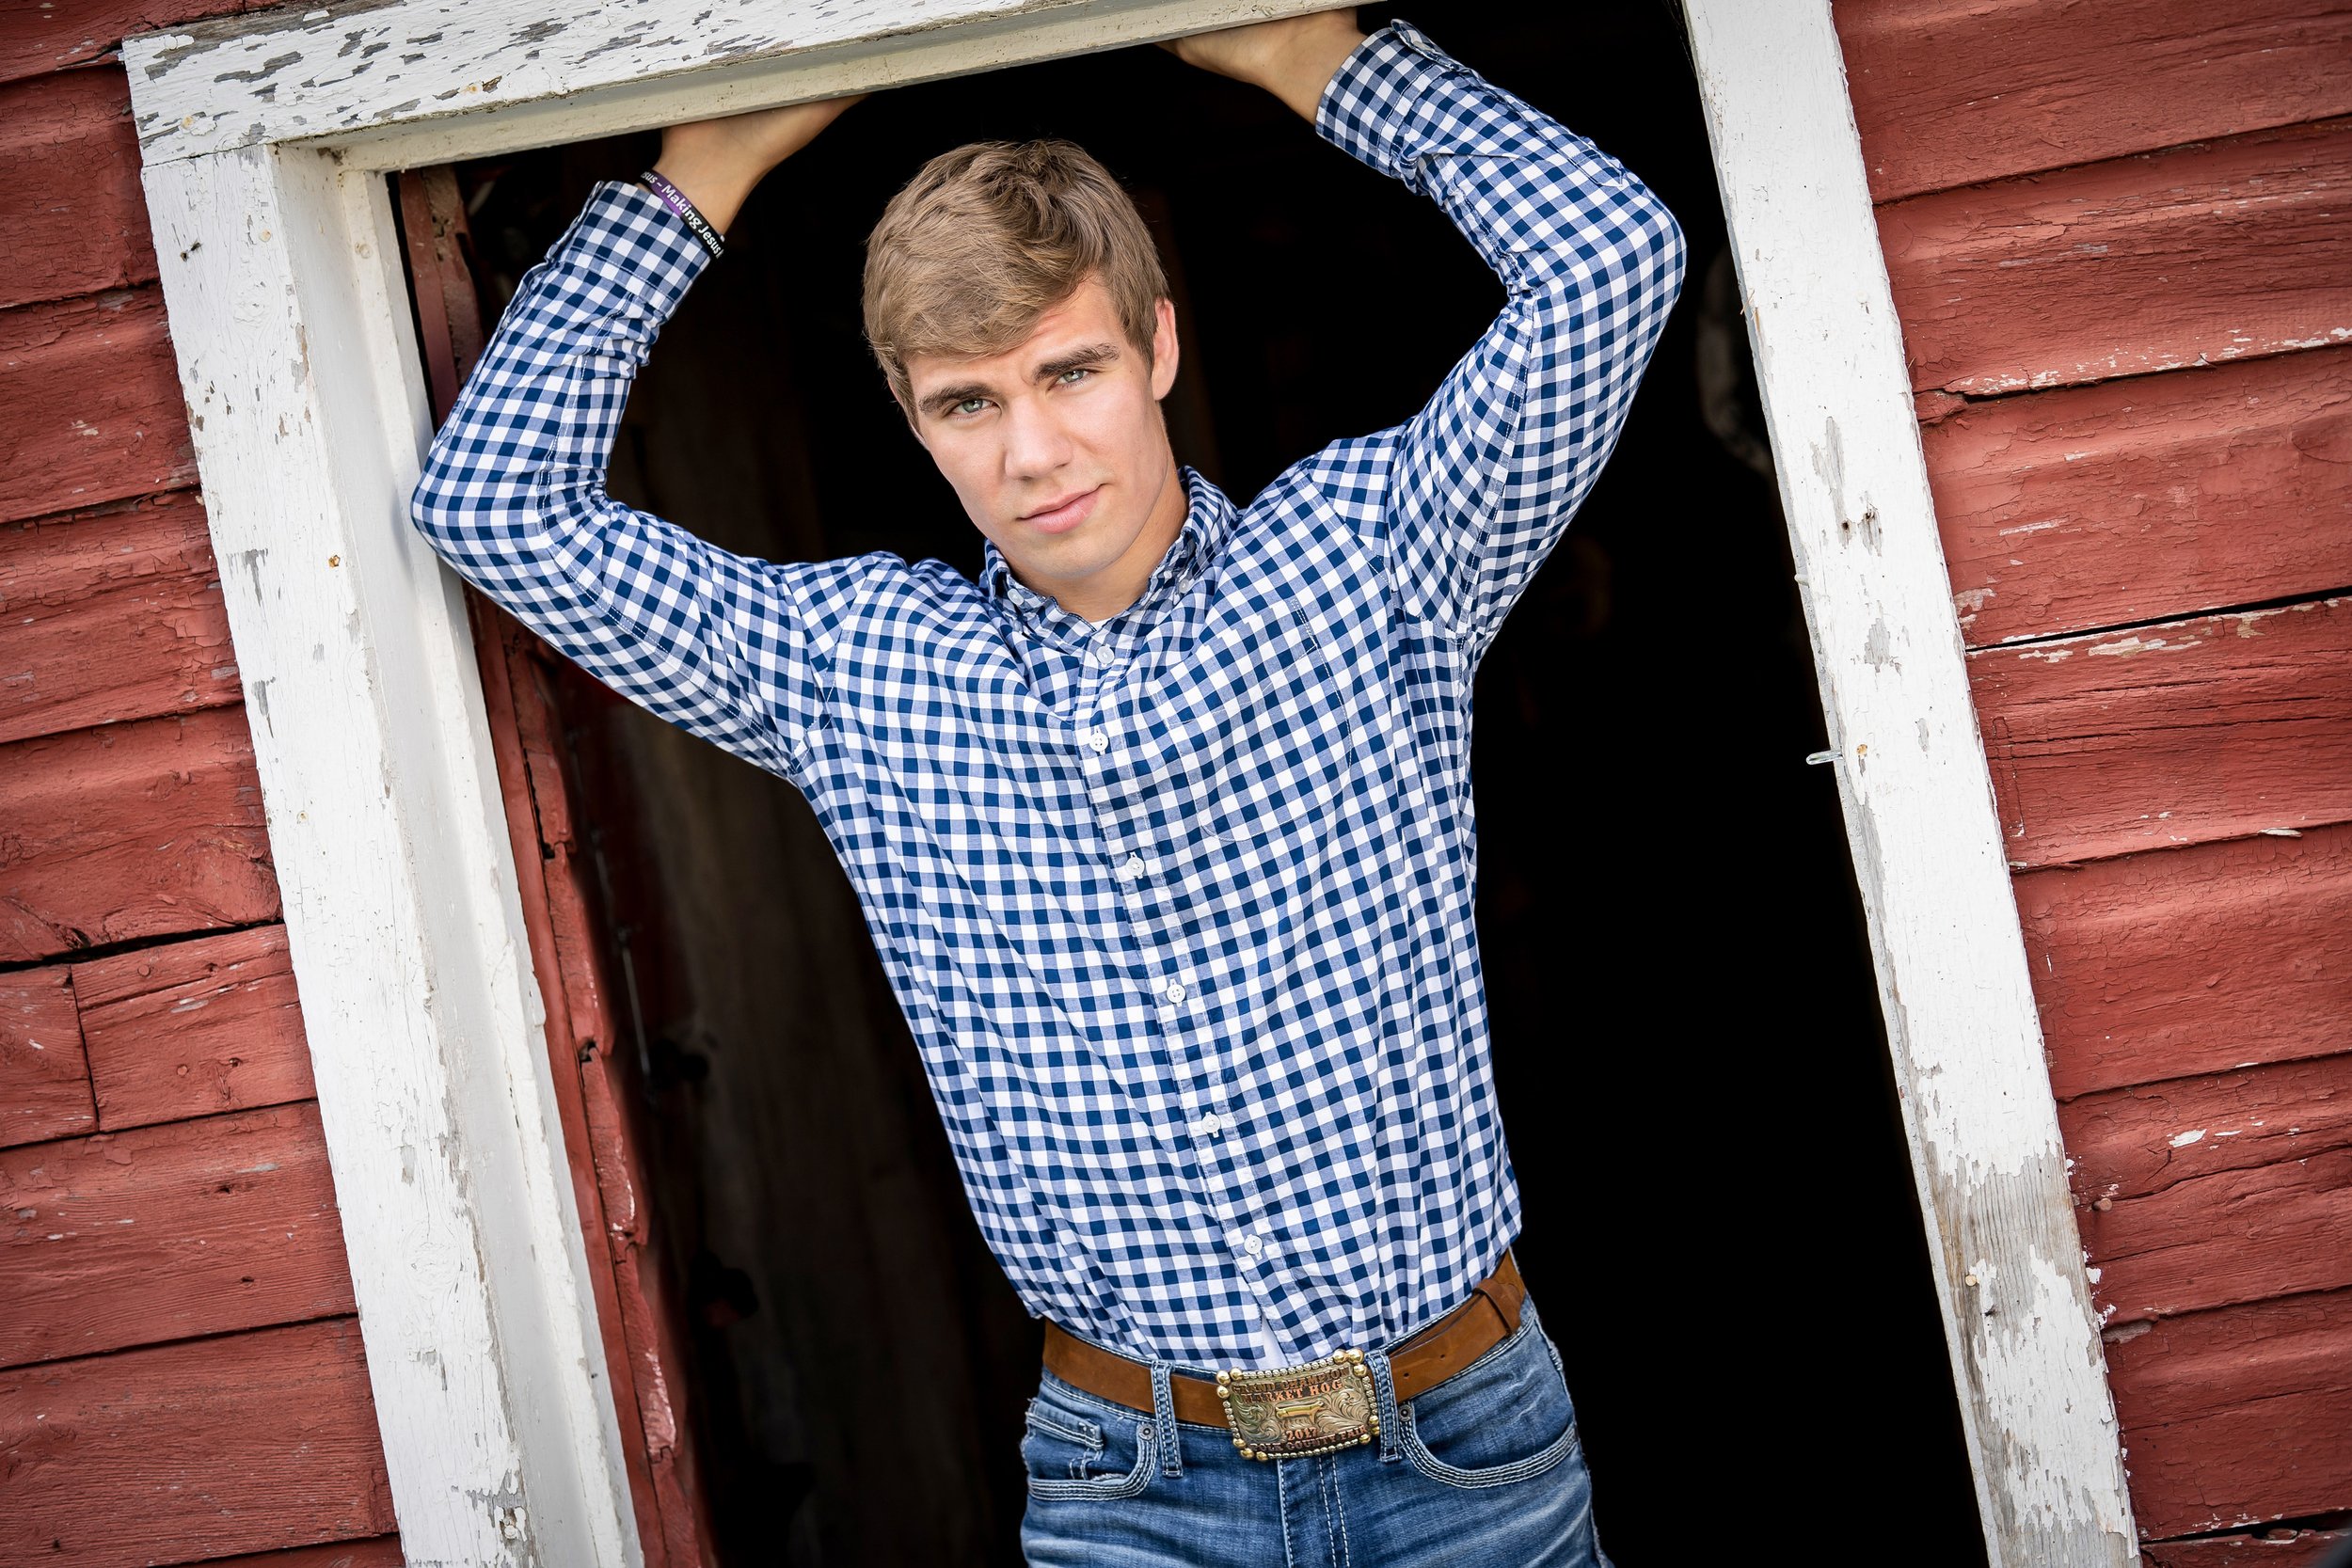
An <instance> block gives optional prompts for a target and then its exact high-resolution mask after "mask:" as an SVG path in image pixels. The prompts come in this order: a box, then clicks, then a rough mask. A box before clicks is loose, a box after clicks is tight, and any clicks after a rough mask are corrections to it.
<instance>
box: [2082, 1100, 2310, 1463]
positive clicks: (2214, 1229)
mask: <svg viewBox="0 0 2352 1568" xmlns="http://www.w3.org/2000/svg"><path fill="white" fill-rule="evenodd" d="M2081 1219H2082V1236H2083V1250H2084V1251H2085V1252H2087V1253H2088V1254H2089V1255H2090V1259H2091V1261H2092V1263H2093V1264H2094V1265H2095V1266H2096V1267H2095V1271H2094V1275H2093V1278H2092V1282H2091V1296H2092V1299H2093V1300H2094V1301H2096V1302H2097V1303H2098V1305H2099V1307H2100V1310H2101V1311H2102V1312H2103V1313H2104V1314H2105V1315H2106V1322H2107V1323H2109V1324H2110V1325H2113V1324H2116V1323H2133V1322H2136V1321H2137V1320H2140V1319H2143V1318H2169V1317H2178V1316H2180V1315H2182V1314H2183V1313H2187V1312H2202V1311H2209V1310H2211V1309H2212V1308H2214V1307H2231V1306H2235V1305H2237V1304H2239V1303H2242V1302H2254V1301H2263V1300H2266V1299H2268V1298H2269V1297H2272V1296H2284V1295H2292V1294H2295V1293H2296V1292H2298V1291H2332V1290H2340V1289H2343V1288H2344V1287H2346V1286H2352V1247H2348V1246H2346V1245H2345V1244H2344V1238H2345V1237H2346V1236H2352V1148H2347V1147H2344V1146H2343V1145H2339V1146H2338V1147H2336V1148H2330V1149H2325V1150H2322V1151H2321V1152H2319V1153H2316V1154H2312V1155H2309V1156H2306V1157H2304V1158H2301V1159H2294V1160H2288V1161H2286V1162H2285V1163H2283V1164H2273V1165H2257V1166H2254V1167H2252V1168H2250V1169H2246V1170H2224V1171H2219V1172H2217V1173H2215V1174H2213V1175H2211V1176H2195V1177H2189V1178H2187V1179H2186V1180H2181V1181H2177V1182H2174V1183H2173V1184H2172V1185H2170V1186H2169V1187H2164V1188H2160V1189H2159V1190H2157V1191H2155V1192H2153V1193H2149V1194H2147V1195H2145V1196H2139V1197H2125V1198H2118V1199H2115V1200H2114V1201H2113V1203H2112V1205H2111V1206H2110V1207H2107V1208H2106V1209H2101V1208H2099V1207H2097V1206H2096V1205H2094V1206H2092V1207H2090V1208H2089V1209H2086V1210H2083V1211H2082V1212H2081ZM2347 1497H2348V1498H2352V1494H2347Z"/></svg>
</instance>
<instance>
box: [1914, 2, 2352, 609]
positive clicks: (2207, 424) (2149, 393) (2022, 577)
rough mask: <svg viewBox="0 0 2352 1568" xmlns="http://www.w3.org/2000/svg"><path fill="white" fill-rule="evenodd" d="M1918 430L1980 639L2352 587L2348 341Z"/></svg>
mask: <svg viewBox="0 0 2352 1568" xmlns="http://www.w3.org/2000/svg"><path fill="white" fill-rule="evenodd" d="M2346 14H2347V15H2352V12H2347V13H2346ZM1920 438H1921V441H1922V443H1923V444H1924V445H1925V447H1926V451H1927V459H1928V476H1929V480H1930V482H1931V483H1932V485H1933V486H1934V490H1935V519H1936V527H1937V529H1938V531H1940V532H1941V533H1942V535H1943V538H1944V559H1945V562H1946V564H1947V566H1948V567H1949V568H1950V570H1951V575H1952V596H1953V599H1954V601H1955V603H1956V604H1957V605H1958V607H1959V610H1960V624H1961V629H1962V631H1963V635H1964V636H1965V637H1966V638H1967V640H1968V641H1969V643H1970V645H1971V646H1982V645H1985V644H1988V643H1994V642H2001V641H2008V640H2010V639H2013V638H2021V637H2050V636H2056V635H2059V634H2062V633H2067V632H2079V631H2089V630H2090V629H2092V628H2094V627H2098V626H2122V625H2126V624H2129V623H2134V622H2141V621H2157V620H2168V619H2171V618H2174V617H2178V616H2185V615H2195V614H2200V613H2203V612H2205V611H2209V610H2228V609H2233V608H2235V607H2237V606H2241V605H2250V604H2264V603H2268V602H2272V601H2276V600H2280V599H2290V598H2303V597H2309V596H2312V595H2316V594H2328V593H2334V592H2341V591H2343V590H2344V589H2346V588H2352V483H2346V482H2345V475H2346V473H2347V472H2348V471H2352V349H2330V350H2326V351H2323V352H2318V353H2312V354H2294V355H2286V356H2280V357H2276V358H2269V359H2259V360H2253V361H2250V362H2246V363H2240V364H2235V365H2226V366H2220V367H2217V368H2215V369H2211V370H2199V371H2185V372H2178V373H2174V374H2168V375H2152V376H2133V377H2129V378H2126V379H2124V380H2122V381H2110V382H2103V383H2101V384H2099V385H2096V386H2091V387H2075V388H2061V389H2058V390H2053V391H2047V392H2036V393H2032V394H2030V395H2026V396H2021V397H2012V398H2000V399H1996V400H1994V401H1993V402H1990V403H1983V404H1969V405H1966V406H1965V407H1963V409H1962V410H1961V411H1960V412H1959V413H1957V414H1955V415H1954V416H1952V417H1951V418H1949V419H1944V420H1935V421H1933V422H1931V423H1929V424H1927V425H1926V426H1924V427H1923V428H1922V429H1921V431H1920Z"/></svg>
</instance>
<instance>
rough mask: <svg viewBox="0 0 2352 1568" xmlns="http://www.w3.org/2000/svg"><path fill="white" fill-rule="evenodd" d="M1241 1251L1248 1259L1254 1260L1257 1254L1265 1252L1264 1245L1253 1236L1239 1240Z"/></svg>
mask: <svg viewBox="0 0 2352 1568" xmlns="http://www.w3.org/2000/svg"><path fill="white" fill-rule="evenodd" d="M1241 1249H1242V1251H1244V1252H1246V1253H1248V1254H1249V1256H1250V1257H1252V1258H1255V1257H1257V1256H1258V1254H1260V1253H1262V1252H1263V1251H1264V1250H1265V1243H1263V1242H1262V1241H1260V1240H1259V1239H1258V1238H1257V1237H1255V1236H1244V1237H1243V1238H1242V1239H1241Z"/></svg>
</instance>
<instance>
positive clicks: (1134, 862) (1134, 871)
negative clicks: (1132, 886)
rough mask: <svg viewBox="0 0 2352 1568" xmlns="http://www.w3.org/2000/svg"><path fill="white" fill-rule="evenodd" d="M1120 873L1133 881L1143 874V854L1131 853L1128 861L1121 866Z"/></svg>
mask: <svg viewBox="0 0 2352 1568" xmlns="http://www.w3.org/2000/svg"><path fill="white" fill-rule="evenodd" d="M1119 874H1120V877H1122V878H1124V879H1126V880H1128V881H1131V882H1132V881H1134V880H1135V879H1136V878H1137V877H1140V876H1142V875H1143V857H1142V856H1141V855H1129V856H1128V857H1127V863H1126V864H1124V865H1122V866H1120V868H1119Z"/></svg>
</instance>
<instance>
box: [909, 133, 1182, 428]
mask: <svg viewBox="0 0 2352 1568" xmlns="http://www.w3.org/2000/svg"><path fill="white" fill-rule="evenodd" d="M1089 276H1099V277H1101V278H1102V280H1103V285H1104V288H1105V289H1107V290H1108V291H1109V293H1110V296H1111V303H1112V305H1113V307H1114V308H1115V309H1117V310H1118V312H1119V321H1120V326H1121V327H1123V328H1124V329H1125V330H1126V333H1127V337H1128V340H1129V341H1131V342H1133V343H1134V344H1135V345H1136V348H1138V349H1140V350H1141V351H1142V353H1143V356H1144V361H1145V363H1147V364H1149V363H1150V362H1151V358H1152V327H1153V325H1155V323H1156V320H1157V315H1158V309H1157V308H1158V304H1159V301H1160V300H1161V299H1163V298H1165V297H1166V296H1167V294H1168V275H1167V274H1166V273H1165V272H1164V271H1163V270H1162V269H1161V266H1160V255H1159V251H1158V250H1157V249H1156V248H1154V247H1153V245H1152V235H1151V231H1150V230H1147V229H1145V228H1144V226H1143V216H1142V214H1140V213H1138V212H1136V204H1135V201H1134V200H1133V199H1132V198H1130V197H1129V196H1128V195H1127V193H1126V191H1124V190H1123V189H1121V188H1120V183H1119V182H1118V181H1117V180H1115V179H1114V178H1112V176H1111V172H1110V170H1108V169H1106V168H1104V166H1102V165H1101V164H1100V163H1097V162H1096V161H1095V159H1094V157H1093V155H1092V154H1091V153H1089V152H1088V151H1087V150H1085V149H1084V148H1081V147H1079V146H1077V145H1076V144H1075V143H1073V142H1067V141H1057V140H1048V141H1025V142H1009V141H982V142H969V143H966V144H965V145H964V146H962V147H959V148H957V149H955V150H953V151H950V152H943V153H941V154H940V155H939V156H938V157H936V158H933V159H932V160H931V161H930V163H928V164H925V165H924V166H923V167H922V168H921V169H920V170H919V171H918V172H917V173H916V174H915V176H914V179H913V180H910V181H909V182H907V185H906V188H905V189H904V190H901V191H900V192H899V193H898V195H897V196H895V197H893V198H891V199H890V205H889V206H888V207H886V208H884V209H883V210H882V221H881V222H879V223H877V224H875V225H874V231H873V233H871V234H869V235H867V236H866V301H865V303H866V342H867V343H868V344H869V345H870V346H871V347H872V348H873V351H874V357H875V358H876V359H878V360H880V361H881V362H882V374H883V375H885V376H886V377H888V378H889V381H890V390H891V393H892V395H894V396H895V397H897V398H898V403H899V405H900V406H901V407H903V408H905V409H907V411H908V412H909V414H910V415H912V414H913V412H914V389H913V387H912V385H911V383H910V382H909V380H908V376H907V361H908V360H910V359H912V358H913V357H914V356H916V355H918V354H934V355H946V356H953V357H957V358H964V357H970V356H977V355H986V354H1001V353H1003V352H1004V351H1005V350H1006V349H1009V348H1010V347H1012V346H1013V345H1014V344H1015V343H1018V342H1019V341H1021V340H1022V339H1024V338H1025V337H1027V336H1028V335H1029V333H1030V332H1031V331H1032V330H1033V329H1034V328H1035V327H1036V325H1037V324H1038V321H1039V319H1040V318H1041V317H1042V316H1043V315H1044V314H1045V313H1046V312H1047V311H1048V310H1051V309H1054V307H1056V306H1057V305H1059V304H1061V303H1062V302H1063V301H1064V300H1066V299H1068V298H1069V297H1070V296H1071V295H1072V294H1073V293H1076V292H1077V290H1078V286H1079V285H1080V284H1081V283H1083V282H1085V281H1086V279H1087V278H1088V277H1089Z"/></svg>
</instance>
